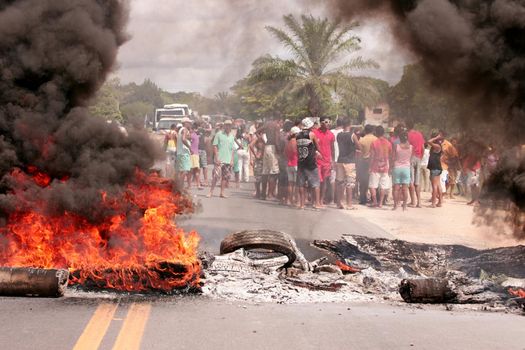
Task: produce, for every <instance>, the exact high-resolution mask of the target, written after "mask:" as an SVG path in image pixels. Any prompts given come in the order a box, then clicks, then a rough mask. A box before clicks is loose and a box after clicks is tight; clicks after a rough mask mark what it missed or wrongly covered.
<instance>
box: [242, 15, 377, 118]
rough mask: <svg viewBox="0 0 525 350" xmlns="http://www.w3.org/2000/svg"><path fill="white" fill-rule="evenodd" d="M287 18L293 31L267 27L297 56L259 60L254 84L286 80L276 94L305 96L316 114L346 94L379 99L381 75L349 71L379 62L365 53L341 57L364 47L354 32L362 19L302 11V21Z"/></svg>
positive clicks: (355, 99)
mask: <svg viewBox="0 0 525 350" xmlns="http://www.w3.org/2000/svg"><path fill="white" fill-rule="evenodd" d="M284 23H285V26H286V28H287V29H288V31H289V32H286V31H285V30H283V29H279V28H275V27H270V26H268V27H266V29H267V30H268V31H269V32H270V33H271V34H273V35H274V36H275V37H276V38H277V39H278V40H279V41H280V42H281V43H282V44H283V45H285V46H286V47H287V48H288V49H289V50H290V52H291V54H292V56H293V59H281V58H279V57H274V56H271V55H266V56H263V57H261V58H259V59H257V60H256V61H255V62H254V65H253V68H252V71H251V72H250V75H249V81H250V82H251V83H253V84H264V83H268V82H272V81H273V82H275V81H279V82H281V83H282V84H281V87H282V88H281V89H280V90H279V91H278V92H277V97H276V98H282V95H283V94H288V95H289V94H291V95H292V96H296V97H297V98H304V99H305V101H306V103H307V107H308V111H309V113H310V115H311V116H312V117H319V116H320V115H321V114H322V113H324V112H325V111H327V110H328V108H329V107H330V106H332V105H333V104H334V100H338V99H339V100H341V99H344V100H345V101H349V102H351V104H352V105H358V106H360V107H363V106H364V105H367V104H372V103H374V102H376V101H377V100H378V99H379V97H380V91H379V90H378V89H377V87H376V84H375V83H374V82H375V80H373V79H368V78H361V77H360V78H357V77H352V76H351V75H350V74H349V73H350V72H351V71H354V70H358V69H365V68H372V67H378V65H377V64H376V63H375V62H374V61H372V60H364V59H363V58H362V57H355V58H352V59H350V60H347V61H342V60H341V59H342V58H346V56H345V57H343V56H344V55H348V54H350V53H353V52H356V51H358V50H359V49H360V46H359V43H360V42H361V40H360V39H359V38H358V37H357V36H355V35H352V31H353V30H354V29H355V28H356V27H357V26H358V24H357V23H355V22H354V23H350V24H348V25H343V24H342V23H341V22H339V21H335V22H332V21H329V20H328V19H326V18H325V19H322V18H316V17H313V16H311V15H310V16H306V15H303V16H301V21H300V22H299V21H298V20H297V19H296V18H295V17H294V16H293V15H287V16H284Z"/></svg>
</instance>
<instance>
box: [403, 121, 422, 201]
mask: <svg viewBox="0 0 525 350" xmlns="http://www.w3.org/2000/svg"><path fill="white" fill-rule="evenodd" d="M407 126H408V130H409V131H408V142H409V143H410V145H412V158H411V159H410V205H409V206H410V207H416V208H421V187H420V186H419V185H420V183H421V160H422V159H423V154H424V148H425V138H424V137H423V134H422V133H420V132H419V131H417V130H414V122H412V121H411V122H410V123H407Z"/></svg>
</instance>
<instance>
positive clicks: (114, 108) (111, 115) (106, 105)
mask: <svg viewBox="0 0 525 350" xmlns="http://www.w3.org/2000/svg"><path fill="white" fill-rule="evenodd" d="M118 87H119V82H118V80H110V81H108V82H107V83H106V84H104V85H103V86H102V88H101V89H100V90H99V91H98V93H97V95H96V97H95V99H94V100H93V102H92V104H91V105H90V106H89V111H90V113H91V114H92V115H94V116H96V117H100V118H104V119H106V120H115V121H118V122H122V120H123V117H122V113H121V112H120V102H119V99H118V96H119V95H118Z"/></svg>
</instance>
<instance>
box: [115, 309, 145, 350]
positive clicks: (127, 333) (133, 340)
mask: <svg viewBox="0 0 525 350" xmlns="http://www.w3.org/2000/svg"><path fill="white" fill-rule="evenodd" d="M150 311H151V304H135V303H133V304H131V306H130V307H129V311H128V315H127V316H126V319H125V320H124V324H123V325H122V329H121V330H120V333H119V334H118V337H117V341H116V342H115V345H114V346H113V350H139V349H140V342H141V341H142V335H143V334H144V328H145V327H146V323H147V322H148V318H149V314H150Z"/></svg>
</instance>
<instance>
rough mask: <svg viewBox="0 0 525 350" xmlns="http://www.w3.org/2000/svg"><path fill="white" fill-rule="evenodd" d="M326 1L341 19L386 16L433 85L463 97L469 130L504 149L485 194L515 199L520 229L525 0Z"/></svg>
mask: <svg viewBox="0 0 525 350" xmlns="http://www.w3.org/2000/svg"><path fill="white" fill-rule="evenodd" d="M329 6H330V9H331V11H332V12H333V14H334V15H336V16H339V17H342V18H346V19H354V18H359V17H360V16H362V15H372V16H379V17H382V18H386V19H387V20H389V22H390V24H391V28H392V30H393V32H394V33H395V35H396V38H397V40H398V42H399V44H400V46H402V47H406V48H407V49H408V50H410V51H412V52H413V53H414V54H415V55H416V56H417V57H418V58H419V59H420V60H421V64H422V65H423V67H424V69H425V70H426V72H427V75H428V77H429V78H430V79H431V80H432V82H433V83H434V85H435V86H437V87H438V88H440V89H443V90H445V91H448V92H449V93H451V94H455V95H456V96H461V97H463V98H464V100H465V102H468V103H466V106H467V108H466V109H465V111H464V113H463V115H462V116H461V117H460V120H459V121H460V123H461V124H462V125H463V126H464V127H465V128H466V129H465V130H468V134H469V136H471V137H473V138H476V137H477V138H478V140H482V141H483V143H484V144H485V145H488V144H491V143H492V144H493V145H497V146H499V151H500V152H502V153H503V155H502V161H501V162H500V165H499V168H498V169H497V170H496V171H495V172H494V173H493V174H492V176H491V177H490V178H489V179H488V180H487V182H486V185H487V186H486V188H485V195H486V196H487V198H490V199H498V200H499V199H510V200H511V201H512V203H514V206H515V210H514V209H513V210H512V212H513V214H512V216H513V217H512V219H513V223H514V224H515V225H516V231H517V233H518V234H519V235H522V236H525V225H524V222H523V221H521V220H522V219H523V213H524V211H525V203H524V200H523V199H524V198H525V157H524V150H523V149H520V148H519V147H520V145H522V144H523V143H524V141H525V137H524V135H525V3H524V2H523V1H516V0H384V1H380V0H374V1H369V0H353V1H346V0H330V1H329ZM505 151H506V152H505ZM480 213H481V214H483V215H484V216H485V218H486V219H487V221H489V222H490V221H491V220H493V219H495V217H494V216H492V215H489V214H490V213H489V211H488V210H481V211H480ZM519 217H521V219H520V218H519Z"/></svg>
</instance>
